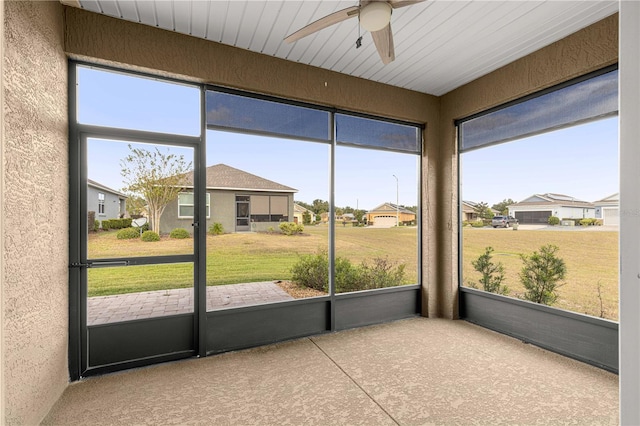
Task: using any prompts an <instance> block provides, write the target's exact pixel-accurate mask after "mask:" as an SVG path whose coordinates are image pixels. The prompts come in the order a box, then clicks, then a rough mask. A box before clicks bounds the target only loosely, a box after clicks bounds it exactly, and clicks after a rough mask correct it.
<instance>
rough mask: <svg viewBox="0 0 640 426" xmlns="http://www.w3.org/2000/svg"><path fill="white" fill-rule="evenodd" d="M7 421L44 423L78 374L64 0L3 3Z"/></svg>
mask: <svg viewBox="0 0 640 426" xmlns="http://www.w3.org/2000/svg"><path fill="white" fill-rule="evenodd" d="M1 6H2V8H3V12H4V20H3V22H4V29H3V42H4V55H3V73H2V78H3V83H2V84H3V87H2V89H3V96H4V99H3V104H2V107H3V119H4V132H3V135H2V179H3V187H2V201H1V202H0V204H1V208H2V213H1V216H2V221H3V226H2V235H1V238H2V266H3V267H2V270H1V273H2V276H1V281H2V289H3V295H2V296H3V297H2V303H3V315H4V318H3V339H4V342H3V343H4V345H3V364H2V374H3V384H4V395H3V396H4V398H3V402H4V413H3V418H2V420H0V423H2V424H8V425H14V424H37V423H39V422H40V420H42V418H44V416H45V415H46V414H47V412H48V411H49V409H50V408H51V406H52V405H53V403H54V402H55V401H56V400H57V399H58V398H59V397H60V395H61V394H62V392H63V390H64V389H65V387H66V386H67V383H68V380H69V373H68V364H67V351H68V349H67V342H68V339H67V336H68V291H67V288H68V278H67V277H68V266H67V265H68V255H67V245H68V240H69V234H68V225H67V222H68V196H67V194H68V192H69V190H68V178H67V175H68V166H67V162H68V161H67V139H68V137H67V62H66V58H65V55H64V53H63V49H62V46H63V7H62V6H61V5H60V4H59V3H58V2H17V1H7V2H3V3H2V5H1Z"/></svg>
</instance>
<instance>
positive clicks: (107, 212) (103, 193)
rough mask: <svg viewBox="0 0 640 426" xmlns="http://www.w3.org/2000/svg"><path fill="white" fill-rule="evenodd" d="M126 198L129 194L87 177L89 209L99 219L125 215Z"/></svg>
mask: <svg viewBox="0 0 640 426" xmlns="http://www.w3.org/2000/svg"><path fill="white" fill-rule="evenodd" d="M126 200H127V196H126V195H124V194H123V193H121V192H119V191H116V190H115V189H111V188H109V187H108V186H105V185H103V184H101V183H98V182H96V181H95V180H91V179H87V211H90V212H95V218H96V219H97V220H99V221H103V220H105V219H119V218H122V217H124V215H125V212H126V209H125V207H126V205H125V203H126Z"/></svg>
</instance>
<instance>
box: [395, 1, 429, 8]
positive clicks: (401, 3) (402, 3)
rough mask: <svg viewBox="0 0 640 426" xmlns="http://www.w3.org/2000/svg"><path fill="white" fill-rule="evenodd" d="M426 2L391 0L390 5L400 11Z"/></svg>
mask: <svg viewBox="0 0 640 426" xmlns="http://www.w3.org/2000/svg"><path fill="white" fill-rule="evenodd" d="M423 1H425V0H389V2H388V3H389V4H390V5H391V7H392V8H394V9H399V8H401V7H406V6H411V5H413V4H418V3H422V2H423Z"/></svg>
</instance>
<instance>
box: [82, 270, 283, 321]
mask: <svg viewBox="0 0 640 426" xmlns="http://www.w3.org/2000/svg"><path fill="white" fill-rule="evenodd" d="M286 300H293V297H291V296H290V295H289V294H288V293H287V292H286V291H284V290H282V289H281V288H280V287H279V286H278V285H277V284H275V283H273V282H271V281H266V282H257V283H248V284H230V285H220V286H208V287H207V311H213V310H217V309H225V308H237V307H240V306H250V305H260V304H263V303H273V302H283V301H286ZM190 312H193V289H192V288H182V289H175V290H160V291H146V292H142V293H128V294H120V295H117V296H98V297H90V298H89V299H88V301H87V325H89V326H91V325H98V324H106V323H111V322H119V321H130V320H137V319H143V318H153V317H160V316H165V315H177V314H186V313H190Z"/></svg>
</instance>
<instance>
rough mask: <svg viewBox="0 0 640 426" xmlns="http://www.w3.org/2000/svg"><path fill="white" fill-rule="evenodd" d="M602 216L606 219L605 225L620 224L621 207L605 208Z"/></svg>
mask: <svg viewBox="0 0 640 426" xmlns="http://www.w3.org/2000/svg"><path fill="white" fill-rule="evenodd" d="M602 218H603V219H604V220H603V224H604V225H620V209H619V208H617V207H614V208H610V209H607V208H603V209H602Z"/></svg>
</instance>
